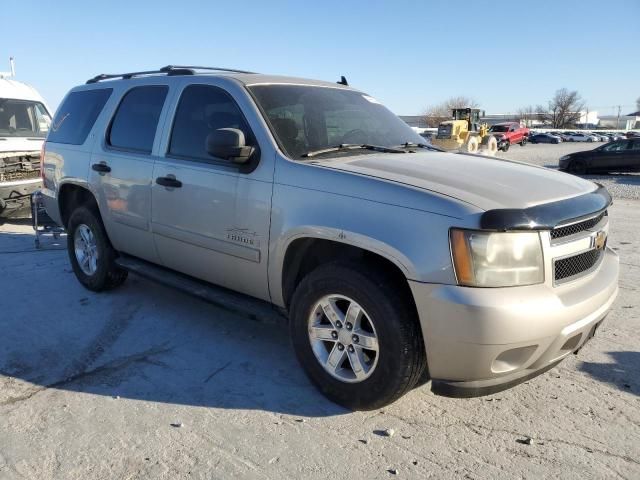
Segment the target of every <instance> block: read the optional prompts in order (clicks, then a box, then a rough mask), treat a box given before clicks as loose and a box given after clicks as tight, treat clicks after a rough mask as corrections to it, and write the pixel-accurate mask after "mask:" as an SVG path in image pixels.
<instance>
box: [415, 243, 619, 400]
mask: <svg viewBox="0 0 640 480" xmlns="http://www.w3.org/2000/svg"><path fill="white" fill-rule="evenodd" d="M618 268H619V267H618V256H617V255H616V253H615V252H613V251H612V250H610V249H607V250H606V252H605V255H604V259H603V261H602V263H601V265H600V267H599V268H598V269H597V270H595V271H594V272H593V273H590V274H589V275H587V276H585V277H583V278H581V279H579V280H576V281H573V282H569V283H567V284H564V285H561V286H557V287H553V286H550V285H547V284H541V285H531V286H526V287H511V288H470V287H460V286H455V285H435V284H426V283H420V282H414V281H411V282H409V283H410V286H411V290H412V292H413V295H414V299H415V302H416V305H417V307H418V313H419V317H420V323H421V326H422V333H423V338H424V339H425V348H426V351H427V362H428V366H429V374H430V376H431V379H432V390H433V391H434V393H437V394H442V395H448V396H455V397H474V396H481V395H488V394H490V393H495V392H497V391H501V390H505V389H507V388H510V387H512V386H514V385H516V384H518V383H521V382H523V381H525V380H527V379H528V378H531V377H533V376H536V375H539V374H541V373H543V372H545V371H546V370H548V369H550V368H552V367H553V366H554V365H556V364H557V363H558V362H560V361H561V360H562V359H563V358H564V357H566V356H567V355H569V354H570V353H571V352H575V351H577V350H579V349H580V348H581V347H582V346H583V345H584V344H585V343H586V342H587V341H588V340H589V339H590V338H591V336H593V334H594V333H595V329H596V328H597V327H598V326H599V325H600V323H601V322H602V320H603V319H604V317H605V316H606V315H607V312H608V311H609V309H610V307H611V304H612V303H613V301H614V300H615V297H616V295H617V293H618Z"/></svg>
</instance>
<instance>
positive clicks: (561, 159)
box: [559, 155, 570, 162]
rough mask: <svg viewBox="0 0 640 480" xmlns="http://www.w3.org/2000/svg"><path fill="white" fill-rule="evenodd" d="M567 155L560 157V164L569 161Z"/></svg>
mask: <svg viewBox="0 0 640 480" xmlns="http://www.w3.org/2000/svg"><path fill="white" fill-rule="evenodd" d="M569 158H570V157H569V155H563V156H562V157H560V160H559V161H560V162H562V161H564V160H569Z"/></svg>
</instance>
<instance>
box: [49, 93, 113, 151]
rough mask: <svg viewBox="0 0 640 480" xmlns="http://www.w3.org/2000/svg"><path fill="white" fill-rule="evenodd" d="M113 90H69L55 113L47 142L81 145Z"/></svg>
mask: <svg viewBox="0 0 640 480" xmlns="http://www.w3.org/2000/svg"><path fill="white" fill-rule="evenodd" d="M112 91H113V90H112V89H111V88H101V89H96V90H83V91H79V92H71V93H70V94H69V95H67V98H66V99H65V101H64V102H63V104H62V105H60V108H59V109H58V112H57V113H56V116H55V118H54V119H53V122H51V127H50V129H49V135H48V137H47V141H48V142H55V143H66V144H70V145H82V144H83V143H84V142H85V140H86V139H87V135H89V132H90V131H91V129H92V128H93V124H94V123H95V121H96V118H98V115H100V112H101V111H102V109H103V108H104V104H105V103H107V100H108V99H109V96H110V95H111V92H112Z"/></svg>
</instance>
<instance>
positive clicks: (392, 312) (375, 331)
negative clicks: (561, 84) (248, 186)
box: [290, 263, 426, 410]
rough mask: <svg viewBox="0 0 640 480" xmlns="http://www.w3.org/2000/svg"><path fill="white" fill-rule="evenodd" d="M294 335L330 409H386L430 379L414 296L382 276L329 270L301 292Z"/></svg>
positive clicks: (354, 269)
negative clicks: (425, 376) (420, 381)
mask: <svg viewBox="0 0 640 480" xmlns="http://www.w3.org/2000/svg"><path fill="white" fill-rule="evenodd" d="M290 313H291V315H290V320H291V321H290V332H291V338H292V341H293V345H294V348H295V351H296V355H297V357H298V360H299V361H300V363H301V364H302V367H303V368H304V370H305V372H306V373H307V375H308V376H309V378H310V379H311V381H312V382H313V383H314V384H315V385H316V386H317V387H318V389H319V390H320V391H322V393H324V394H325V395H326V396H327V397H328V398H329V399H331V400H332V401H334V402H336V403H338V404H340V405H343V406H345V407H347V408H350V409H354V410H371V409H375V408H380V407H383V406H385V405H388V404H389V403H392V402H393V401H395V400H397V399H398V398H400V397H401V396H402V395H404V394H405V393H406V392H408V391H409V390H411V389H412V388H413V387H414V386H415V385H416V383H417V382H418V379H419V378H420V377H421V375H422V374H423V372H424V371H425V366H426V358H425V349H424V344H423V342H422V334H421V330H420V325H419V322H418V319H417V314H416V312H415V307H414V306H413V304H412V302H411V300H410V298H408V294H407V293H406V292H404V291H402V289H399V288H398V287H397V286H396V285H394V284H393V282H391V281H390V279H389V278H388V276H385V275H384V274H382V273H381V272H379V271H377V270H375V269H370V268H363V267H361V266H356V265H342V264H336V263H332V264H327V265H324V266H321V267H319V268H317V269H316V270H314V271H313V272H311V273H310V274H309V275H307V276H306V277H305V278H304V280H303V281H302V282H301V283H300V285H299V286H298V288H297V289H296V291H295V293H294V296H293V299H292V302H291V310H290Z"/></svg>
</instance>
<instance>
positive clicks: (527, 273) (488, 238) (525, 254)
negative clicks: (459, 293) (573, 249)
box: [450, 228, 544, 287]
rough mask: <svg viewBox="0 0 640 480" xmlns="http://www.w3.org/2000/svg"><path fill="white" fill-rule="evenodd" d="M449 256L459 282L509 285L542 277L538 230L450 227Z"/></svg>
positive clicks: (482, 285)
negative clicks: (487, 230) (489, 230)
mask: <svg viewBox="0 0 640 480" xmlns="http://www.w3.org/2000/svg"><path fill="white" fill-rule="evenodd" d="M450 242H451V256H452V259H453V266H454V269H455V272H456V278H457V280H458V284H459V285H466V286H470V287H513V286H517V285H533V284H535V283H542V282H543V281H544V266H543V261H542V244H541V243H540V234H539V233H538V232H482V231H477V230H461V229H458V228H452V229H451V231H450Z"/></svg>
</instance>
